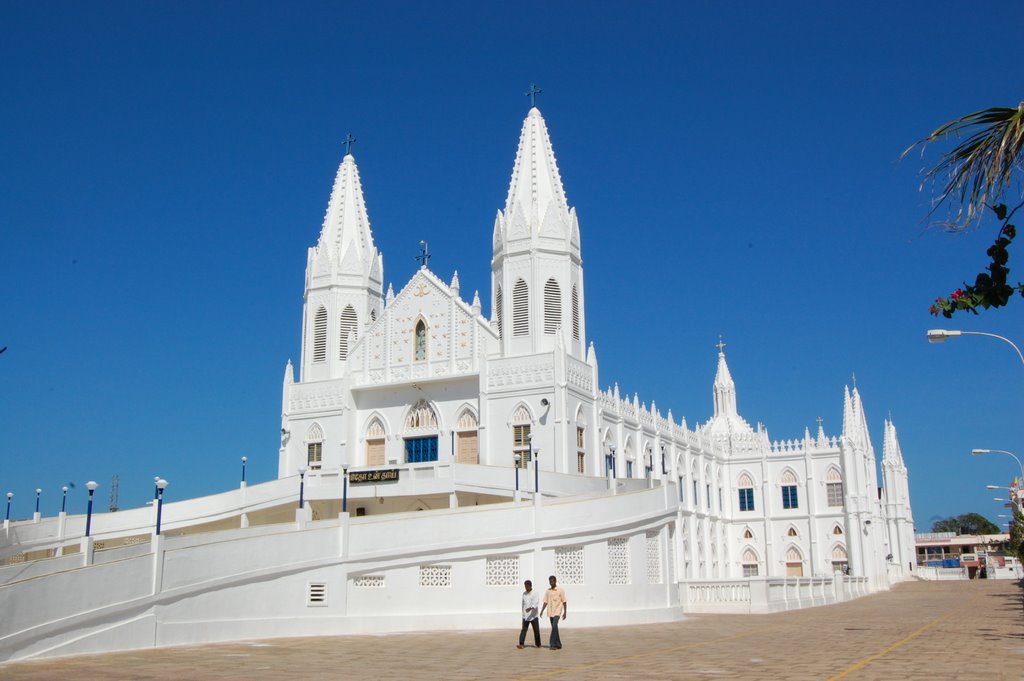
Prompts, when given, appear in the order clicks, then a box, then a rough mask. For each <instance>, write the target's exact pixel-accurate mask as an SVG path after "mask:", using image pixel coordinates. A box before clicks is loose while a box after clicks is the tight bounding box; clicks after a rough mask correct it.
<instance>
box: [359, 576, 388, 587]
mask: <svg viewBox="0 0 1024 681" xmlns="http://www.w3.org/2000/svg"><path fill="white" fill-rule="evenodd" d="M352 586H354V587H356V588H357V589H383V588H384V575H359V576H358V577H356V578H354V579H353V580H352Z"/></svg>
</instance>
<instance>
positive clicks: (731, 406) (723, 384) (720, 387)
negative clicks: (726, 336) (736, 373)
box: [715, 336, 739, 417]
mask: <svg viewBox="0 0 1024 681" xmlns="http://www.w3.org/2000/svg"><path fill="white" fill-rule="evenodd" d="M738 415H739V413H738V412H737V411H736V384H735V383H734V382H733V380H732V374H731V373H729V365H728V364H726V362H725V343H723V342H722V337H721V336H719V337H718V371H717V372H715V416H716V417H719V416H738Z"/></svg>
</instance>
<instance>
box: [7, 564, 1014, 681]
mask: <svg viewBox="0 0 1024 681" xmlns="http://www.w3.org/2000/svg"><path fill="white" fill-rule="evenodd" d="M1022 607H1024V602H1022V596H1021V589H1020V588H1019V587H1018V586H1017V584H1016V583H1013V582H1010V581H977V582H910V583H907V584H902V585H900V586H898V587H896V588H895V589H894V590H893V591H891V592H888V593H883V594H878V595H874V596H869V597H867V598H861V599H859V600H856V601H853V602H850V603H844V604H841V605H836V606H831V607H827V608H812V609H810V610H799V611H795V612H788V613H780V614H775V615H698V616H693V617H690V618H689V619H687V620H686V621H684V622H678V623H673V624H662V625H646V626H637V627H605V628H599V629H574V628H573V626H572V616H571V615H570V617H569V618H568V619H567V620H566V621H565V623H564V625H563V628H562V641H563V643H564V644H565V648H563V649H562V650H560V651H553V650H548V649H546V648H542V649H540V650H538V649H535V648H526V649H524V650H517V649H516V647H515V643H516V638H517V636H518V627H517V626H515V625H514V624H513V626H511V627H510V628H509V630H508V631H484V632H445V633H438V634H393V635H388V636H349V637H323V638H301V639H299V638H295V639H276V640H272V641H251V642H245V643H234V644H222V645H208V646H194V647H179V648H165V649H162V650H144V651H139V652H132V653H110V654H105V655H89V656H81V657H74V658H64V659H59V660H41V661H36V662H21V663H12V664H6V665H0V679H4V680H9V681H24V680H27V679H32V680H40V679H48V680H49V679H70V680H73V681H90V680H93V679H96V680H99V679H102V680H104V681H107V680H114V679H118V680H120V679H124V680H132V681H155V680H167V681H190V680H192V679H213V680H218V679H246V680H250V679H251V680H256V681H258V680H263V679H267V680H270V679H273V680H274V681H289V680H292V679H303V680H312V679H386V680H399V679H400V680H402V681H405V680H407V679H415V680H416V681H420V680H426V679H445V680H448V679H451V680H461V679H486V680H487V681H501V680H508V681H512V680H522V681H527V680H535V679H555V680H559V681H561V680H567V679H627V678H628V679H634V680H638V679H694V680H697V679H732V678H746V679H787V680H788V679H793V680H796V681H802V680H804V679H815V680H819V681H825V680H833V679H834V680H838V679H845V680H846V681H868V680H869V679H870V680H878V681H882V680H884V681H891V680H894V679H910V680H912V681H916V680H921V681H925V680H927V681H936V680H938V679H968V678H969V679H985V680H986V681H995V680H997V679H1009V680H1013V681H1021V680H1022V679H1024V609H1022ZM513 617H514V614H513ZM542 633H543V634H544V636H545V637H546V636H547V630H546V627H545V630H544V631H543V632H542ZM528 640H529V639H528Z"/></svg>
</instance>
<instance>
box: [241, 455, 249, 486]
mask: <svg viewBox="0 0 1024 681" xmlns="http://www.w3.org/2000/svg"><path fill="white" fill-rule="evenodd" d="M248 460H249V457H247V456H243V457H242V484H243V485H244V484H245V463H246V462H247V461H248Z"/></svg>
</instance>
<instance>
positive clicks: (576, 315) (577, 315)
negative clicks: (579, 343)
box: [572, 284, 580, 340]
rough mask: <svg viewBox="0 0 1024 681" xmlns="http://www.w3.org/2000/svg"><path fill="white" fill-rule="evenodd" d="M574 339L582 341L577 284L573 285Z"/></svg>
mask: <svg viewBox="0 0 1024 681" xmlns="http://www.w3.org/2000/svg"><path fill="white" fill-rule="evenodd" d="M572 337H573V338H574V339H576V340H579V339H580V292H579V289H577V288H576V284H573V285H572Z"/></svg>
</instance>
